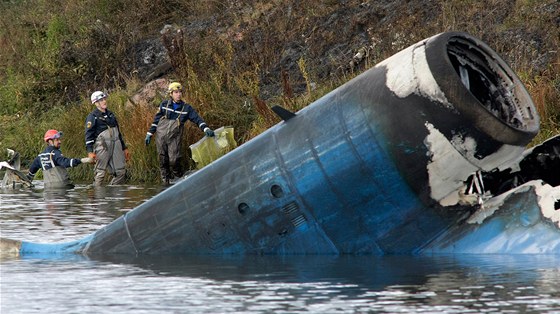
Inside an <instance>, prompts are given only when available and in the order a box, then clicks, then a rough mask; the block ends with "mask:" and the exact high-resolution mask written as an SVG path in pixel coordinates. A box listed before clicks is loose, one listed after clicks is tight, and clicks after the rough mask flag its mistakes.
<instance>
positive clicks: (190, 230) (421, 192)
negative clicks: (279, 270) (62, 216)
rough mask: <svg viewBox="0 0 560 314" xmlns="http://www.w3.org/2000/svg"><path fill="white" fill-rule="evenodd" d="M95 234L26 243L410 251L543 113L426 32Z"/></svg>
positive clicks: (457, 215) (115, 249)
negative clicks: (470, 181) (474, 177)
mask: <svg viewBox="0 0 560 314" xmlns="http://www.w3.org/2000/svg"><path fill="white" fill-rule="evenodd" d="M275 111H276V112H279V113H280V115H281V117H282V118H283V119H284V121H283V122H281V123H279V124H278V125H276V126H274V127H272V128H271V129H269V130H267V131H266V132H264V133H263V134H261V135H259V136H257V137H256V138H254V139H253V140H251V141H249V142H247V143H245V144H243V145H241V146H240V147H238V148H237V149H235V150H233V151H232V152H230V153H228V154H227V155H225V156H223V157H222V158H220V159H218V160H216V161H214V162H213V163H211V164H210V165H208V166H207V167H205V168H203V169H201V170H199V171H197V172H196V173H194V174H193V175H191V176H189V177H188V178H186V179H185V180H183V181H181V182H180V183H178V184H176V185H174V186H172V187H170V188H169V189H167V190H166V191H164V192H162V193H161V194H159V195H157V196H155V197H154V198H152V199H150V200H148V201H147V202H145V203H144V204H142V205H140V206H138V207H137V208H135V209H134V210H132V211H130V212H128V213H127V214H125V215H124V216H122V217H120V218H118V219H117V220H116V221H114V222H113V223H111V224H109V225H107V226H105V227H103V228H101V229H100V230H98V231H97V232H95V233H94V234H92V235H91V236H89V237H87V238H85V239H82V240H80V241H76V242H71V243H67V244H57V246H56V247H55V246H53V245H48V244H47V245H43V244H33V243H27V242H23V243H22V244H21V248H20V251H21V252H37V251H49V252H52V251H63V252H81V253H85V254H89V255H95V254H136V255H138V254H152V255H154V254H344V253H349V254H388V253H413V252H417V251H418V250H419V249H420V248H421V247H423V246H424V245H426V243H428V242H429V241H431V240H432V239H434V238H435V237H436V236H437V235H438V234H440V233H441V232H442V231H443V230H446V229H448V228H449V227H450V226H452V225H456V224H458V223H459V222H460V221H462V220H463V219H464V216H465V214H466V213H468V212H469V208H468V207H461V206H460V205H458V201H457V200H454V199H453V198H454V196H455V195H457V193H458V191H460V190H461V189H463V187H464V181H465V180H466V178H467V177H468V176H469V175H470V174H471V173H473V172H476V171H479V170H483V171H490V170H492V169H494V168H497V167H498V166H500V165H502V164H504V163H505V162H507V161H509V160H511V159H512V158H514V157H516V156H519V155H520V154H521V153H522V152H523V151H524V149H525V145H527V144H528V143H529V142H530V141H531V139H532V138H533V137H534V135H535V134H536V133H537V132H538V125H539V121H538V119H539V118H538V115H537V113H536V110H535V107H534V105H533V103H532V102H531V99H530V97H529V96H528V94H527V92H526V90H525V89H524V87H523V85H522V84H521V83H520V81H519V79H518V78H517V77H516V76H515V74H514V73H513V71H511V69H510V68H509V67H508V66H507V65H506V64H505V62H503V60H501V59H500V57H499V56H497V55H496V53H495V52H493V51H492V50H491V49H490V48H489V47H487V46H486V45H485V44H484V43H482V42H481V41H480V40H478V39H476V38H474V37H472V36H470V35H468V34H465V33H458V32H451V33H442V34H439V35H436V36H433V37H431V38H428V39H425V40H423V41H421V42H419V43H417V44H414V45H412V46H410V47H409V48H407V49H405V50H403V51H401V52H399V53H398V54H396V55H394V56H392V57H390V58H388V59H387V60H385V61H383V62H381V63H379V64H378V65H376V66H375V67H373V68H372V69H370V70H368V71H366V72H364V73H362V74H361V75H359V76H357V77H356V78H354V79H352V80H351V81H349V82H348V83H346V84H344V85H342V86H341V87H339V88H337V89H335V90H334V91H332V92H330V93H329V94H327V95H325V96H324V97H322V98H321V99H319V100H317V101H316V102H314V103H312V104H310V105H309V106H307V107H306V108H304V109H303V110H301V111H299V112H297V113H296V114H295V115H294V114H288V113H286V112H285V111H284V110H275Z"/></svg>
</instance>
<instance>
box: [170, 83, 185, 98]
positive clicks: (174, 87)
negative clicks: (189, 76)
mask: <svg viewBox="0 0 560 314" xmlns="http://www.w3.org/2000/svg"><path fill="white" fill-rule="evenodd" d="M176 90H180V91H182V90H183V86H182V85H181V83H177V82H173V83H171V84H169V86H168V87H167V92H168V93H169V94H170V95H171V94H172V93H173V91H176Z"/></svg>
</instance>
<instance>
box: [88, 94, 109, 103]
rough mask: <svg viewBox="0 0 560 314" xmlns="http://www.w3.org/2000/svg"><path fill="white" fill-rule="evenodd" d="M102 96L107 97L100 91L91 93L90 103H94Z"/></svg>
mask: <svg viewBox="0 0 560 314" xmlns="http://www.w3.org/2000/svg"><path fill="white" fill-rule="evenodd" d="M103 98H107V95H106V94H105V93H104V92H102V91H96V92H93V94H91V103H92V104H95V103H96V102H98V101H100V100H101V99H103Z"/></svg>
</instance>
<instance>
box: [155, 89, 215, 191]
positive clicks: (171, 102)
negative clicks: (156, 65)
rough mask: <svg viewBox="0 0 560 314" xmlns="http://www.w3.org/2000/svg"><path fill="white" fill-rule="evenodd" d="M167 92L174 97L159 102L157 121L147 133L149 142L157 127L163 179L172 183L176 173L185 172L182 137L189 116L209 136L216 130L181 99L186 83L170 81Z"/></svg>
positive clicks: (180, 174)
mask: <svg viewBox="0 0 560 314" xmlns="http://www.w3.org/2000/svg"><path fill="white" fill-rule="evenodd" d="M167 92H168V93H169V96H170V97H171V98H170V99H168V100H164V101H163V102H162V103H161V104H160V105H159V109H158V112H157V113H156V116H155V117H154V122H153V123H152V125H151V126H150V129H149V130H148V133H147V134H146V146H147V145H148V144H150V141H151V139H152V136H153V135H154V133H156V131H157V134H156V147H157V151H158V155H159V167H160V172H161V181H162V182H163V183H164V184H169V181H170V180H171V179H172V178H173V177H176V178H180V177H181V176H182V175H183V169H182V166H181V158H182V151H181V141H182V137H183V130H184V129H185V122H187V120H190V121H191V122H193V123H195V124H196V125H197V126H198V127H199V128H200V129H201V130H202V131H203V132H204V133H205V134H206V135H207V136H210V137H212V136H214V131H212V129H210V128H209V127H208V126H207V125H206V123H205V122H204V120H203V119H202V118H201V117H200V116H199V115H198V113H197V112H196V110H194V108H193V107H192V106H191V105H189V104H187V103H185V102H184V101H183V100H182V99H181V98H182V96H183V87H182V86H181V84H180V83H177V82H174V83H171V84H169V87H168V88H167Z"/></svg>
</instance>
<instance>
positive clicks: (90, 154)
mask: <svg viewBox="0 0 560 314" xmlns="http://www.w3.org/2000/svg"><path fill="white" fill-rule="evenodd" d="M87 156H88V157H89V158H93V159H97V155H95V153H94V152H91V153H88V154H87Z"/></svg>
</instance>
